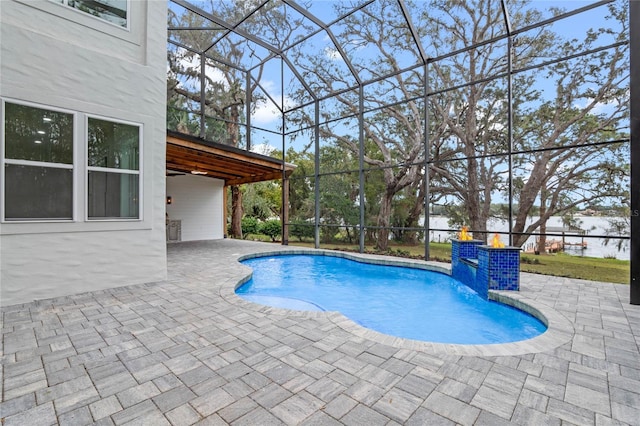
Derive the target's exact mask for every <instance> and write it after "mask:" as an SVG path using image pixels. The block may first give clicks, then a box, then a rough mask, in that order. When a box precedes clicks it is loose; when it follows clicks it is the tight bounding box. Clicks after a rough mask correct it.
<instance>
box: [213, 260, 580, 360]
mask: <svg viewBox="0 0 640 426" xmlns="http://www.w3.org/2000/svg"><path fill="white" fill-rule="evenodd" d="M291 254H313V255H323V256H333V257H341V258H346V259H350V260H354V261H357V262H363V263H370V264H376V265H385V266H404V267H412V268H418V269H424V270H430V271H435V272H441V273H444V274H447V275H451V269H450V267H449V268H447V267H445V266H441V265H439V264H436V263H433V262H428V261H424V260H414V259H401V258H394V257H390V256H382V255H370V254H361V253H351V252H340V251H332V250H325V249H306V248H305V249H281V250H277V251H259V252H255V253H250V254H244V255H237V259H236V261H237V262H238V263H240V262H242V261H243V260H247V259H253V258H257V257H267V256H283V255H291ZM251 276H252V273H251V272H250V271H249V272H248V273H247V275H245V276H244V277H242V278H241V279H240V280H238V281H237V282H236V283H235V284H234V285H232V286H229V285H223V286H222V287H221V288H220V296H221V297H223V298H224V299H225V300H227V301H228V302H230V303H232V304H234V305H237V306H240V307H242V308H244V309H249V310H251V311H255V312H260V313H262V314H266V315H269V314H273V315H288V316H295V317H304V318H317V317H322V318H327V319H328V320H330V321H331V322H333V323H334V324H336V325H337V326H338V327H340V328H342V329H343V330H345V331H347V332H349V333H352V334H354V335H355V336H358V337H361V338H365V339H368V340H371V341H374V342H376V343H380V344H384V345H389V346H392V347H395V348H398V349H409V350H417V351H424V352H428V353H434V354H448V355H463V356H513V355H524V354H532V353H541V352H546V351H550V350H554V349H556V348H558V347H560V346H562V345H563V344H565V343H568V342H570V341H571V340H572V339H573V336H574V334H575V330H574V327H573V325H572V324H571V322H570V321H569V320H568V319H567V318H566V317H565V316H564V315H562V314H561V313H560V312H558V311H557V310H555V309H553V308H552V307H551V306H548V305H546V304H543V303H540V302H538V301H535V300H532V299H529V298H527V297H526V296H524V295H522V294H521V293H519V292H514V291H496V290H490V291H489V299H491V300H495V301H497V302H500V303H504V304H506V305H509V306H512V307H515V308H517V309H520V310H522V311H525V312H527V313H529V314H530V315H533V316H534V317H536V318H538V319H539V320H540V321H542V322H543V323H544V324H545V325H546V326H547V330H546V331H545V332H544V333H542V334H540V335H539V336H536V337H533V338H531V339H527V340H521V341H518V342H510V343H495V344H485V345H463V344H454V343H435V342H425V341H420V340H412V339H406V338H402V337H396V336H391V335H388V334H383V333H380V332H377V331H374V330H371V329H368V328H365V327H363V326H361V325H359V324H357V323H355V322H354V321H353V320H351V319H350V318H348V317H346V316H345V315H343V314H342V313H340V312H336V311H299V310H292V309H285V308H276V307H271V306H266V305H260V304H257V303H253V302H249V301H246V300H244V299H242V298H241V297H240V296H238V295H237V294H236V293H235V290H236V289H237V288H238V287H240V286H241V285H242V284H244V283H245V282H247V281H248V280H249V279H250V278H251Z"/></svg>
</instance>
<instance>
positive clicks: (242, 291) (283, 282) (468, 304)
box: [236, 255, 546, 344]
mask: <svg viewBox="0 0 640 426" xmlns="http://www.w3.org/2000/svg"><path fill="white" fill-rule="evenodd" d="M242 263H244V264H245V265H247V266H249V267H251V268H252V269H253V277H252V278H251V280H249V281H248V282H246V283H245V284H243V285H242V286H241V287H239V288H238V289H237V290H236V293H237V294H238V295H239V296H240V297H242V298H244V299H246V300H249V301H251V302H255V303H259V304H263V305H269V306H275V307H280V308H288V309H297V310H316V311H317V310H325V311H339V312H341V313H342V314H343V315H345V316H346V317H348V318H350V319H351V320H353V321H355V322H356V323H358V324H360V325H362V326H363V327H367V328H369V329H372V330H375V331H378V332H381V333H385V334H389V335H393V336H398V337H404V338H408V339H415V340H423V341H429V342H439V343H456V344H489V343H506V342H514V341H519V340H525V339H529V338H532V337H535V336H537V335H539V334H541V333H543V332H544V331H545V329H546V327H545V326H544V324H543V323H542V322H540V321H539V320H537V319H536V318H534V317H533V316H531V315H529V314H527V313H524V312H522V311H520V310H518V309H514V308H512V307H510V306H507V305H503V304H501V303H497V302H493V301H487V300H484V299H482V298H481V297H480V296H478V295H477V293H475V292H474V291H473V290H471V289H470V288H468V287H467V286H465V285H464V284H462V283H460V282H459V281H456V280H454V279H453V278H451V277H450V276H448V275H446V274H442V273H438V272H432V271H424V270H421V269H414V268H404V267H394V266H381V265H372V264H367V263H361V262H355V261H352V260H349V259H343V258H339V257H333V256H316V255H282V256H272V257H259V258H254V259H249V260H246V261H243V262H242Z"/></svg>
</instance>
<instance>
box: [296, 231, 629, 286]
mask: <svg viewBox="0 0 640 426" xmlns="http://www.w3.org/2000/svg"><path fill="white" fill-rule="evenodd" d="M289 244H290V245H295V246H302V247H313V243H312V242H302V243H301V242H293V241H289ZM320 247H321V248H323V249H327V250H342V251H355V252H357V251H358V246H357V245H354V244H340V243H332V244H321V245H320ZM365 251H366V252H367V253H379V252H376V251H375V250H374V248H373V247H371V246H365ZM379 254H387V255H392V256H399V257H407V258H414V259H422V258H424V246H422V245H415V246H408V245H400V244H390V245H389V250H388V251H387V252H386V253H379ZM429 260H433V261H439V262H451V244H448V243H430V244H429ZM520 270H521V271H522V272H532V273H536V274H543V275H552V276H556V277H568V278H579V279H584V280H591V281H603V282H609V283H619V284H629V273H630V262H629V261H628V260H618V259H602V258H597V257H579V256H571V255H568V254H564V253H558V254H543V255H533V254H523V255H522V256H521V263H520Z"/></svg>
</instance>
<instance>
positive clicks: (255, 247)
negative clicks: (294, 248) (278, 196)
mask: <svg viewBox="0 0 640 426" xmlns="http://www.w3.org/2000/svg"><path fill="white" fill-rule="evenodd" d="M281 249H286V248H284V247H281V246H274V245H266V244H260V243H250V242H244V241H233V240H224V241H210V242H196V243H182V244H175V245H170V246H169V248H168V252H169V254H168V259H169V279H168V280H167V281H165V282H159V283H149V284H145V285H137V286H128V287H121V288H116V289H112V290H106V291H97V292H90V293H84V294H79V295H73V296H68V297H62V298H57V299H50V300H44V301H37V302H33V303H28V304H23V305H15V306H9V307H5V308H3V309H2V336H3V338H2V346H1V348H0V349H1V350H2V364H1V369H0V375H1V379H2V403H1V404H0V417H2V418H3V419H4V420H3V421H4V424H5V425H29V426H34V425H52V424H64V425H85V424H93V423H95V424H104V425H113V424H115V425H121V424H131V425H134V424H137V425H154V426H155V425H169V424H172V425H190V424H207V425H209V424H211V425H216V424H234V425H268V424H274V425H277V424H291V425H293V424H317V425H324V424H327V425H332V424H347V425H378V424H379V425H387V424H415V425H425V424H443V425H447V424H451V425H454V424H463V425H471V424H478V425H482V424H486V425H501V424H527V425H542V424H550V425H561V424H563V425H564V424H579V425H621V424H635V425H638V424H640V351H639V343H640V307H639V306H631V305H630V304H629V287H628V286H624V285H615V284H607V283H595V282H587V281H580V280H571V279H563V278H550V277H546V276H540V275H531V274H522V279H521V291H520V293H519V294H518V296H517V297H518V298H519V299H521V300H524V301H525V302H529V303H531V304H533V305H535V306H536V307H537V308H539V309H541V310H542V311H544V313H545V315H550V316H551V317H550V323H559V324H560V325H558V328H557V330H555V332H554V333H556V337H554V338H552V339H547V340H546V341H543V342H541V343H540V345H541V346H535V345H534V346H532V347H526V346H524V347H523V346H511V347H508V346H507V347H505V348H502V349H501V348H493V349H491V348H489V349H487V348H484V349H483V348H480V349H478V352H477V353H476V352H474V350H475V349H474V348H471V349H469V348H467V349H464V348H462V349H461V348H460V347H456V346H455V345H452V346H450V348H449V349H450V350H448V349H447V347H445V346H438V345H435V346H429V345H428V344H416V343H415V342H410V341H403V340H402V339H394V338H389V337H387V336H383V335H379V334H377V333H373V332H371V333H370V332H367V330H364V329H361V328H359V327H357V326H355V325H353V324H352V323H350V322H349V321H347V320H345V319H344V317H342V316H341V315H339V314H335V313H301V312H292V311H285V310H281V309H274V308H266V307H260V306H259V305H254V304H251V303H248V302H245V301H243V300H241V299H240V298H238V297H236V296H235V295H234V294H233V288H234V286H235V285H236V284H237V283H238V281H239V280H241V279H242V278H243V277H244V276H246V275H247V273H248V272H249V269H248V268H246V267H244V266H242V265H240V264H238V263H236V259H237V258H238V257H239V256H242V255H246V254H250V253H255V252H261V251H274V250H281ZM88 279H90V277H88ZM551 325H553V324H551ZM523 348H525V349H524V350H523ZM476 349H477V348H476ZM492 351H493V352H492ZM527 351H532V352H531V353H526V352H527ZM521 352H524V353H521Z"/></svg>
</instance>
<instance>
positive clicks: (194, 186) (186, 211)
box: [167, 175, 224, 241]
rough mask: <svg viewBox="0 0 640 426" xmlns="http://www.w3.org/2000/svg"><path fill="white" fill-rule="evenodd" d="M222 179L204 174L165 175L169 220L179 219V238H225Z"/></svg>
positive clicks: (189, 239)
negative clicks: (180, 225)
mask: <svg viewBox="0 0 640 426" xmlns="http://www.w3.org/2000/svg"><path fill="white" fill-rule="evenodd" d="M223 191H224V182H223V181H221V180H219V179H212V178H207V177H203V176H193V175H180V176H173V177H167V196H171V199H172V203H171V205H168V206H167V215H168V217H169V219H170V220H180V221H181V224H182V241H194V240H216V239H220V238H224V226H223V206H222V205H223V195H224V194H223Z"/></svg>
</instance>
